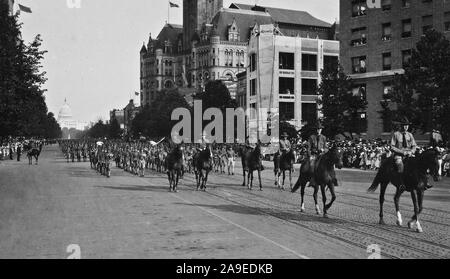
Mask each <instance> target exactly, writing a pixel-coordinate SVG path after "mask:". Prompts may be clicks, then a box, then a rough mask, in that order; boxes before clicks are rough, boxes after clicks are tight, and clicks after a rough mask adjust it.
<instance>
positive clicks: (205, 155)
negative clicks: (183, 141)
mask: <svg viewBox="0 0 450 279" xmlns="http://www.w3.org/2000/svg"><path fill="white" fill-rule="evenodd" d="M213 163H214V162H213V155H212V152H211V149H210V147H209V146H207V147H206V149H205V150H202V151H200V152H197V153H196V154H195V155H194V173H195V179H196V181H197V191H198V190H199V189H200V190H203V191H206V182H207V181H208V174H209V172H210V171H212V169H213Z"/></svg>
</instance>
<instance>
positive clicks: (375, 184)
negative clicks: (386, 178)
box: [367, 171, 381, 193]
mask: <svg viewBox="0 0 450 279" xmlns="http://www.w3.org/2000/svg"><path fill="white" fill-rule="evenodd" d="M380 173H381V172H380V171H378V173H377V175H376V176H375V179H374V180H373V182H372V185H371V186H370V188H369V189H368V190H367V192H368V193H374V192H375V191H376V190H377V189H378V186H380V175H381V174H380Z"/></svg>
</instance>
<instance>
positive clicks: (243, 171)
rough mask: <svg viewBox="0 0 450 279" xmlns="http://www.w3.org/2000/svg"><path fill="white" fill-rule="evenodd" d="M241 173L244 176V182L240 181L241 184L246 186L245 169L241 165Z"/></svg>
mask: <svg viewBox="0 0 450 279" xmlns="http://www.w3.org/2000/svg"><path fill="white" fill-rule="evenodd" d="M242 173H243V176H244V182H242V186H244V187H245V186H246V183H245V169H244V166H242Z"/></svg>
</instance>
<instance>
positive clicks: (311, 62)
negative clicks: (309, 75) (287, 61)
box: [302, 54, 317, 71]
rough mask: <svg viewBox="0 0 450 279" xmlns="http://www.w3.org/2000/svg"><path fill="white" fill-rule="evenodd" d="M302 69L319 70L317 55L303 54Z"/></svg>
mask: <svg viewBox="0 0 450 279" xmlns="http://www.w3.org/2000/svg"><path fill="white" fill-rule="evenodd" d="M302 70H303V71H317V55H314V54H302Z"/></svg>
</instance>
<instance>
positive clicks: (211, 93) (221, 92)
mask: <svg viewBox="0 0 450 279" xmlns="http://www.w3.org/2000/svg"><path fill="white" fill-rule="evenodd" d="M196 99H199V100H202V104H203V110H207V109H208V108H218V109H220V110H221V111H223V112H224V111H225V110H226V109H227V108H237V102H236V100H234V99H233V98H231V94H230V91H229V90H228V88H227V87H226V85H225V84H224V83H223V82H222V81H220V80H214V81H210V82H208V83H207V84H206V86H205V91H204V92H201V93H198V94H197V95H196Z"/></svg>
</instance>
